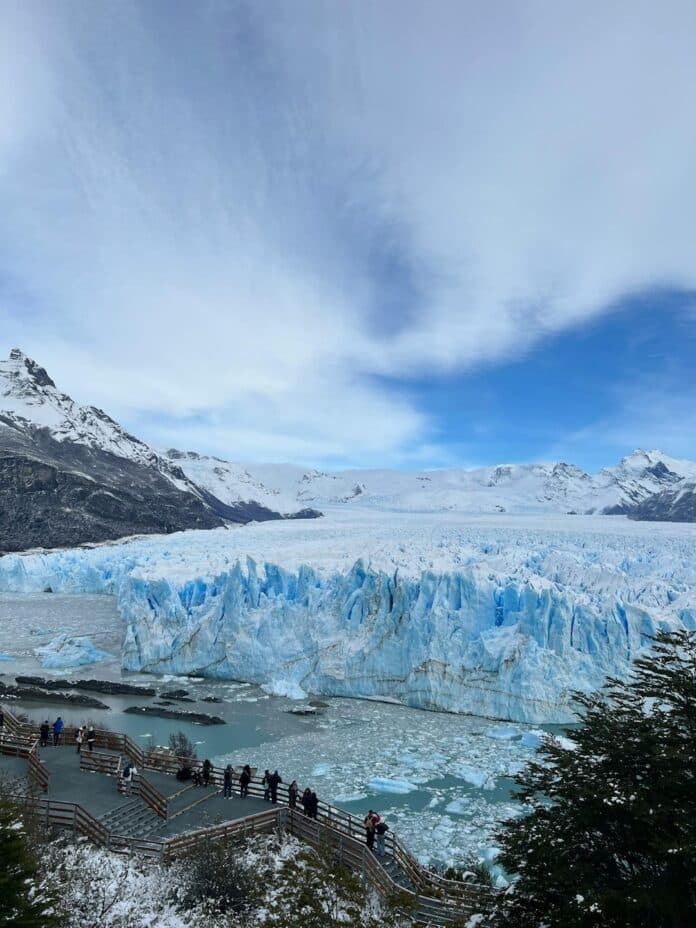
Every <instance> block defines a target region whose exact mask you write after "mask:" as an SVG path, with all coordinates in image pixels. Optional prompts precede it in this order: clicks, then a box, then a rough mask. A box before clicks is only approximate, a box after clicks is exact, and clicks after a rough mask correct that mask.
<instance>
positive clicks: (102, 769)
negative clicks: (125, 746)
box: [80, 748, 121, 777]
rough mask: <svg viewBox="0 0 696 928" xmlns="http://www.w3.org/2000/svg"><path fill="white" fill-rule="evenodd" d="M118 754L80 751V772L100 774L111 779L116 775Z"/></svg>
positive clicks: (118, 763) (118, 760)
mask: <svg viewBox="0 0 696 928" xmlns="http://www.w3.org/2000/svg"><path fill="white" fill-rule="evenodd" d="M120 760H121V757H120V754H107V753H106V752H105V751H88V750H87V749H86V748H83V750H82V751H80V770H82V771H83V772H84V773H102V774H105V775H106V776H109V777H113V776H116V775H117V774H118V770H119V766H120Z"/></svg>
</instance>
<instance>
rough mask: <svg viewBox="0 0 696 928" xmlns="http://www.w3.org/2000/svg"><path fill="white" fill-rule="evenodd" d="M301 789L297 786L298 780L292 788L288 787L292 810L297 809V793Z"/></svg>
mask: <svg viewBox="0 0 696 928" xmlns="http://www.w3.org/2000/svg"><path fill="white" fill-rule="evenodd" d="M298 789H299V787H298V785H297V780H293V781H292V783H291V784H290V786H288V806H289V807H290V808H291V809H296V808H297V791H298Z"/></svg>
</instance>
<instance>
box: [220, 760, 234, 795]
mask: <svg viewBox="0 0 696 928" xmlns="http://www.w3.org/2000/svg"><path fill="white" fill-rule="evenodd" d="M222 795H223V796H224V797H225V799H231V798H232V764H228V765H227V766H226V767H225V773H224V776H223V785H222Z"/></svg>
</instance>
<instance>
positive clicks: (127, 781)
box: [121, 761, 138, 796]
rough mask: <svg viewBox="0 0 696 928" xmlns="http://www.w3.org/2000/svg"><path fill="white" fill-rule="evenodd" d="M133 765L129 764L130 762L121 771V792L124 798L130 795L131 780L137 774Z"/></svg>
mask: <svg viewBox="0 0 696 928" xmlns="http://www.w3.org/2000/svg"><path fill="white" fill-rule="evenodd" d="M137 772H138V771H137V770H136V768H135V764H131V763H130V761H129V762H128V763H127V764H126V766H125V767H124V768H123V770H122V771H121V786H122V791H123V793H124V794H125V795H126V796H129V795H130V792H131V789H132V788H133V778H134V777H135V775H136V774H137Z"/></svg>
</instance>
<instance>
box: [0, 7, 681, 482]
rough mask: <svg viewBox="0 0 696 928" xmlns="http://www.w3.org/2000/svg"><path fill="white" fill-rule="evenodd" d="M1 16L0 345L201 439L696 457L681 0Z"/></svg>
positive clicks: (249, 448)
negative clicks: (639, 450) (659, 452)
mask: <svg viewBox="0 0 696 928" xmlns="http://www.w3.org/2000/svg"><path fill="white" fill-rule="evenodd" d="M0 15H1V17H2V23H3V28H2V30H0V217H1V218H0V354H3V355H4V356H6V355H7V353H8V352H9V350H10V348H12V347H14V346H17V347H20V348H21V349H22V350H24V351H25V352H26V353H27V354H29V355H30V356H32V357H34V358H35V359H36V360H37V361H39V363H41V364H42V365H43V366H45V367H46V368H47V369H48V371H49V373H50V374H51V376H52V377H53V378H54V380H55V381H56V382H57V384H58V385H59V387H60V388H61V389H62V390H64V391H65V392H67V393H69V394H70V395H71V396H73V398H75V399H76V400H78V401H79V402H83V403H89V404H94V405H97V406H100V407H102V408H104V409H106V410H107V411H108V412H109V413H110V414H111V415H113V416H114V417H115V418H117V419H118V420H119V421H121V422H122V423H123V424H124V425H126V426H127V427H128V428H129V429H130V430H131V431H133V432H135V433H136V434H137V435H138V436H140V437H142V438H144V439H146V440H148V441H150V442H152V443H153V444H155V445H158V446H164V447H172V446H176V447H179V448H184V449H195V450H198V451H202V452H209V453H214V454H217V455H219V456H222V457H226V458H229V459H232V460H242V461H252V460H264V461H292V462H296V463H302V464H311V465H315V466H332V467H344V466H392V467H403V468H423V467H440V466H454V465H460V466H476V465H481V464H492V463H501V462H529V461H539V460H544V461H548V460H556V459H565V460H571V461H573V462H574V463H577V464H579V465H581V466H583V467H586V468H588V469H590V470H592V469H597V468H599V467H601V466H602V465H604V464H608V463H613V462H615V461H616V460H617V459H618V458H619V457H620V456H622V455H623V454H626V453H629V452H630V451H631V450H633V449H634V448H636V447H647V448H662V449H663V450H665V451H666V452H667V453H669V454H672V455H674V456H677V457H692V458H696V372H695V371H694V365H693V358H694V357H696V351H695V349H696V244H695V243H696V167H695V166H696V119H694V102H693V101H694V99H696V55H694V54H693V48H694V43H695V40H696V5H695V4H694V3H693V2H691V0H688V2H682V0H670V3H668V4H656V3H654V2H643V0H632V2H622V0H613V2H612V3H610V4H607V3H603V2H601V3H600V2H583V3H562V4H553V3H548V2H546V0H544V2H541V0H539V2H536V0H518V2H514V3H511V2H509V0H505V2H500V0H492V2H489V3H485V4H483V3H474V2H470V3H462V2H460V0H456V2H449V0H433V2H432V3H427V4H424V3H421V2H416V0H379V2H377V3H375V2H372V0H369V2H368V0H348V2H339V0H283V2H277V0H263V2H258V0H252V2H237V0H198V2H196V3H190V2H188V0H187V2H178V0H141V2H131V0H119V2H118V3H117V2H113V0H56V2H54V3H46V2H45V0H41V2H35V0H0Z"/></svg>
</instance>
